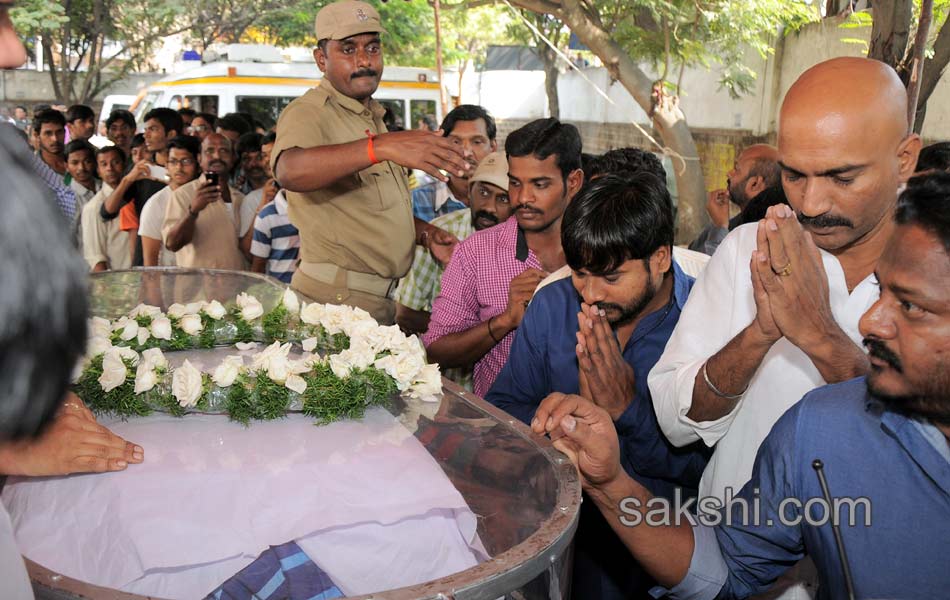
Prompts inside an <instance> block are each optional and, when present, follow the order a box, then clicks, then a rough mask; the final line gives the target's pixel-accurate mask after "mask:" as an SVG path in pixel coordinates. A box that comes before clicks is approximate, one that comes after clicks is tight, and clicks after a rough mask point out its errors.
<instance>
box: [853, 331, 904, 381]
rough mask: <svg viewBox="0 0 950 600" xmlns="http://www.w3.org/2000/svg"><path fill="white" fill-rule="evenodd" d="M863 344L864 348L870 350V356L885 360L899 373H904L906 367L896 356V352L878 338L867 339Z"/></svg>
mask: <svg viewBox="0 0 950 600" xmlns="http://www.w3.org/2000/svg"><path fill="white" fill-rule="evenodd" d="M862 343H863V344H864V347H865V348H867V349H868V354H869V355H870V356H873V357H874V358H877V359H879V360H883V361H884V362H886V363H887V364H888V365H890V366H891V368H893V369H894V370H895V371H897V372H898V373H903V372H904V366H903V365H902V364H901V359H900V358H898V356H897V355H896V354H894V351H893V350H891V349H890V348H888V347H887V346H886V345H885V344H884V342H882V341H881V340H879V339H877V338H873V337H866V338H864V339H863V340H862Z"/></svg>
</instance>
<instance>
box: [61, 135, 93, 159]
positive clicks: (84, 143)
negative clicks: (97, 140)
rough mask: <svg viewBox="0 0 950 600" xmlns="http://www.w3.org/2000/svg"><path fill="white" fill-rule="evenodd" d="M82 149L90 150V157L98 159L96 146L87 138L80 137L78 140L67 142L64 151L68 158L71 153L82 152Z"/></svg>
mask: <svg viewBox="0 0 950 600" xmlns="http://www.w3.org/2000/svg"><path fill="white" fill-rule="evenodd" d="M82 150H85V151H86V152H88V153H89V158H91V159H92V160H95V159H96V147H95V146H93V145H92V144H90V143H89V140H87V139H85V138H82V139H78V140H70V141H69V143H68V144H66V150H65V151H64V152H63V156H65V157H66V158H67V159H68V158H69V155H70V154H72V153H73V152H80V151H82Z"/></svg>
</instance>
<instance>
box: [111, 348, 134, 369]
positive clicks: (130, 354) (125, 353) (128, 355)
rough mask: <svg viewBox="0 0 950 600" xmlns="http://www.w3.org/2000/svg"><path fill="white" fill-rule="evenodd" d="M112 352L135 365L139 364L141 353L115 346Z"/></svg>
mask: <svg viewBox="0 0 950 600" xmlns="http://www.w3.org/2000/svg"><path fill="white" fill-rule="evenodd" d="M111 352H113V353H114V354H118V355H119V357H121V358H124V359H126V360H128V361H130V362H131V363H132V364H133V365H137V364H139V353H138V352H136V351H135V350H133V349H131V348H129V347H127V346H113V347H112V350H111Z"/></svg>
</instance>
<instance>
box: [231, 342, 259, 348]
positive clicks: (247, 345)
mask: <svg viewBox="0 0 950 600" xmlns="http://www.w3.org/2000/svg"><path fill="white" fill-rule="evenodd" d="M234 347H235V348H237V349H238V350H253V349H254V348H257V342H238V343H236V344H234Z"/></svg>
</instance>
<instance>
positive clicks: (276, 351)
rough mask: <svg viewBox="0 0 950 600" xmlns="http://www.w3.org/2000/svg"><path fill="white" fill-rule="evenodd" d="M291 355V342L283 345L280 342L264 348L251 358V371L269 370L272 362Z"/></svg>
mask: <svg viewBox="0 0 950 600" xmlns="http://www.w3.org/2000/svg"><path fill="white" fill-rule="evenodd" d="M289 353H290V342H287V343H286V344H284V345H281V343H280V342H279V341H277V342H274V343H273V344H271V345H270V346H268V347H266V348H264V349H263V350H261V351H260V352H258V353H257V354H255V355H254V356H253V357H252V358H251V369H252V370H253V371H260V370H262V369H263V370H265V371H266V370H267V368H268V365H270V361H271V360H272V359H273V358H274V357H275V356H279V355H283V356H287V355H288V354H289Z"/></svg>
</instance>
